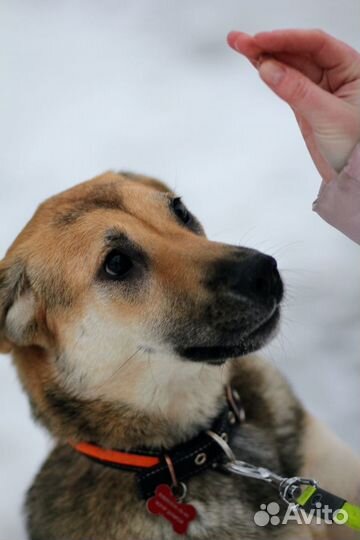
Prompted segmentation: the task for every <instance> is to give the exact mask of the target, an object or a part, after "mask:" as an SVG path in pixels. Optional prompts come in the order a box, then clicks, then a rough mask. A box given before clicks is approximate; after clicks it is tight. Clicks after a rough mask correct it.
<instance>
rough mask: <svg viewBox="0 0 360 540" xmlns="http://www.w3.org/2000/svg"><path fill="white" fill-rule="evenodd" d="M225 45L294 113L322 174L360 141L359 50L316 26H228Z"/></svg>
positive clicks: (341, 161)
mask: <svg viewBox="0 0 360 540" xmlns="http://www.w3.org/2000/svg"><path fill="white" fill-rule="evenodd" d="M228 43H229V45H230V46H231V47H232V48H233V49H235V50H236V51H238V52H240V53H241V54H243V55H244V56H246V57H247V58H248V60H250V62H251V63H252V64H253V66H254V67H255V68H257V69H258V71H259V74H260V77H261V78H262V79H263V81H264V82H265V83H266V84H267V85H268V86H269V87H270V88H271V89H272V90H273V91H274V92H275V93H276V94H277V95H278V96H279V97H281V98H282V99H283V100H284V101H286V102H287V103H288V104H289V105H290V107H291V108H292V109H293V111H294V113H295V117H296V120H297V122H298V124H299V127H300V130H301V133H302V135H303V137H304V140H305V143H306V145H307V147H308V150H309V152H310V154H311V157H312V159H313V161H314V163H315V165H316V167H317V169H318V171H319V172H320V174H321V176H322V177H323V178H324V179H325V180H328V181H329V180H331V178H332V177H333V176H334V169H335V171H340V170H341V169H342V168H343V167H344V165H345V164H346V162H347V160H348V158H349V156H350V154H351V152H352V150H353V149H354V147H355V146H356V144H357V143H358V142H360V54H359V53H358V52H357V51H356V50H354V49H352V48H351V47H350V46H348V45H346V44H345V43H344V42H342V41H339V40H338V39H335V38H334V37H332V36H330V35H328V34H326V33H325V32H323V31H321V30H275V31H273V32H261V33H259V34H256V35H255V36H250V35H248V34H245V33H243V32H230V34H229V35H228Z"/></svg>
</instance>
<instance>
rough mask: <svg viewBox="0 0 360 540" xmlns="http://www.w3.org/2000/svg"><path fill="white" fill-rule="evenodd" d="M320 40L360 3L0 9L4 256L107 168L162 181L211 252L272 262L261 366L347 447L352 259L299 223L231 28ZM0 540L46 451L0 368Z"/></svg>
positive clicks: (281, 158)
mask: <svg viewBox="0 0 360 540" xmlns="http://www.w3.org/2000/svg"><path fill="white" fill-rule="evenodd" d="M281 27H308V28H312V27H321V28H323V29H324V30H326V31H328V32H330V33H333V34H334V35H335V36H337V37H339V38H341V39H343V40H344V41H347V42H348V43H350V44H351V45H353V46H355V47H356V48H358V49H359V50H360V31H359V30H360V2H359V0H342V2H339V1H338V0H336V1H333V0H317V1H316V2H314V0H303V1H302V2H289V1H288V0H272V1H271V2H270V1H267V0H263V1H260V0H252V1H251V2H250V1H245V0H236V1H235V0H221V1H220V0H197V1H194V0H182V2H176V1H169V0H151V1H146V0H137V1H131V0H101V1H98V2H95V1H94V0H91V1H90V0H87V1H76V0H71V1H70V0H62V1H61V2H55V1H51V0H48V1H45V0H23V1H20V0H0V66H1V69H0V149H1V150H0V182H1V184H0V185H1V195H0V224H1V232H0V257H2V256H3V254H4V253H5V250H6V248H7V247H8V245H9V244H10V242H11V241H12V240H13V239H14V237H15V235H16V234H17V233H18V232H19V231H20V229H21V228H22V227H23V225H24V224H25V222H26V221H27V220H28V219H29V218H30V216H31V215H32V213H33V211H34V209H35V207H36V205H37V204H38V203H39V202H40V201H42V200H43V199H44V198H45V197H47V196H49V195H51V194H53V193H55V192H57V191H60V190H63V189H64V188H66V187H69V186H71V185H72V184H74V183H76V182H78V181H81V180H84V179H87V178H90V177H92V176H94V175H96V174H98V173H100V172H102V171H104V170H107V169H111V168H114V169H127V170H134V171H139V172H145V173H148V174H151V175H154V176H158V177H160V178H162V179H164V180H166V181H167V182H168V183H169V184H170V185H172V186H173V187H175V188H176V189H177V191H178V192H179V193H181V194H182V195H183V197H184V199H185V201H186V202H187V204H188V205H189V207H190V208H191V209H192V210H193V211H194V213H195V214H197V215H198V216H199V217H200V219H201V220H202V222H203V223H204V225H205V227H206V229H207V231H208V233H209V236H210V237H211V238H213V239H216V240H222V241H227V242H234V243H243V244H246V245H249V246H254V247H257V248H259V249H262V250H264V251H266V252H269V253H271V254H273V255H275V256H276V257H277V258H278V260H279V264H280V268H281V269H282V270H283V276H284V278H285V280H286V283H287V286H288V290H289V298H288V301H287V306H286V310H285V314H284V322H283V327H282V332H281V336H280V337H279V338H277V339H276V341H275V342H274V343H273V344H272V346H271V347H270V350H269V351H267V355H268V357H269V361H272V362H275V363H276V364H277V365H279V366H280V367H281V369H282V370H283V371H284V372H285V373H286V374H287V375H288V377H289V379H290V380H291V382H292V384H293V385H294V387H295V388H296V390H297V392H298V394H299V395H300V397H301V398H302V399H303V401H304V402H306V404H307V406H308V408H309V409H311V410H312V411H314V412H315V413H316V414H317V415H318V416H319V417H321V418H322V419H323V420H324V421H326V422H327V423H329V424H330V425H331V426H332V428H333V429H334V430H335V431H336V432H337V433H338V434H339V435H340V436H341V437H342V438H343V439H344V440H346V441H347V442H348V443H349V444H350V445H351V446H353V447H354V448H355V449H357V450H359V449H360V399H359V382H360V359H359V355H360V333H359V330H360V302H359V299H360V280H359V263H360V252H359V247H356V246H355V245H354V244H352V243H351V242H350V241H349V240H347V239H346V238H345V237H344V236H342V235H341V234H340V233H338V232H337V231H335V230H334V229H331V228H330V227H329V226H328V225H326V224H325V223H324V222H322V221H321V219H320V218H319V217H318V216H317V215H315V214H313V213H312V212H311V203H312V201H313V199H314V198H315V196H316V193H317V189H318V185H319V177H318V175H317V172H316V170H315V168H314V166H313V164H312V162H311V160H310V158H309V156H308V155H307V151H306V149H305V146H304V144H303V142H302V139H301V136H300V134H299V132H298V129H297V126H296V123H295V121H294V119H293V116H292V114H291V112H290V110H288V108H287V107H286V106H285V105H284V104H283V103H281V102H280V101H279V100H278V99H277V98H276V97H275V96H274V95H272V94H271V93H270V91H269V90H268V89H267V88H266V87H265V86H264V85H263V84H262V83H261V82H260V81H259V79H258V75H257V73H256V72H255V71H254V70H253V68H252V67H251V66H250V65H249V64H248V63H247V62H246V61H245V60H244V59H242V58H241V57H240V56H238V55H236V54H235V53H234V52H233V51H232V50H230V49H229V48H228V47H227V46H226V43H225V36H226V34H227V32H228V31H229V30H232V29H241V30H244V31H247V32H250V33H253V32H256V31H260V30H265V29H273V28H281ZM0 410H1V414H0V483H1V491H0V540H23V539H24V538H25V534H24V531H23V525H22V517H21V504H22V499H23V495H24V492H25V490H26V488H27V486H28V485H29V483H30V481H31V478H32V477H33V475H34V473H35V471H36V470H37V468H38V467H39V465H40V463H41V462H42V460H43V458H44V456H45V455H46V453H47V450H48V448H49V447H50V446H51V441H50V439H49V437H48V436H47V435H46V434H45V433H44V432H43V431H42V430H40V429H39V428H38V427H36V426H35V425H34V424H33V422H32V421H31V419H30V416H29V408H28V405H27V401H26V399H25V397H24V395H23V393H22V392H21V390H20V387H19V384H18V382H17V380H16V376H15V373H14V370H13V369H12V367H11V364H10V360H9V358H7V357H4V356H3V357H1V358H0Z"/></svg>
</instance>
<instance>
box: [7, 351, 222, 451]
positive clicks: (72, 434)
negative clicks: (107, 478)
mask: <svg viewBox="0 0 360 540" xmlns="http://www.w3.org/2000/svg"><path fill="white" fill-rule="evenodd" d="M160 360H161V361H156V359H155V361H153V362H152V366H151V369H146V370H143V375H142V376H141V377H139V378H137V380H136V383H135V384H134V387H133V388H131V387H130V386H129V383H127V386H129V388H126V380H125V382H124V381H123V384H121V380H118V381H117V380H116V378H114V379H113V380H112V381H111V385H108V386H106V387H105V386H103V387H102V392H101V393H99V394H98V395H96V394H94V395H86V394H83V395H76V394H75V392H71V391H69V389H64V388H62V386H61V385H60V384H59V383H58V382H56V378H54V377H47V381H46V384H44V381H42V382H41V384H39V387H38V388H39V391H41V393H42V396H41V400H40V399H36V400H32V405H33V410H34V414H35V416H36V417H37V418H39V419H40V421H41V422H42V423H44V424H45V425H46V427H47V428H48V429H49V430H50V431H51V432H52V433H53V434H54V435H55V436H56V437H57V438H59V439H60V440H62V441H68V440H72V441H75V442H79V441H88V442H90V441H91V442H94V443H96V444H98V445H100V446H104V447H108V448H121V449H127V450H129V449H132V448H138V447H144V446H145V447H165V448H166V447H171V446H173V445H175V444H178V443H180V442H183V441H185V440H187V439H189V438H191V437H193V436H194V435H196V434H197V433H198V432H200V431H201V430H203V429H206V428H208V427H209V426H210V425H211V423H212V421H213V419H214V418H215V417H216V416H217V414H218V413H219V412H220V410H221V408H222V407H223V405H224V404H225V401H226V397H225V386H226V384H227V382H228V379H229V367H228V365H227V364H225V365H223V366H221V367H219V366H210V365H207V364H201V365H200V364H195V363H191V362H181V363H179V364H178V365H176V364H170V363H169V364H164V363H163V361H164V359H160ZM26 361H27V362H28V361H29V359H28V358H27V360H26ZM16 362H17V364H18V367H19V368H20V371H21V364H22V361H21V359H20V358H19V357H17V358H16ZM44 363H46V364H48V363H49V364H51V359H50V358H43V359H42V361H41V362H40V364H39V368H40V369H41V370H42V373H43V372H44V365H42V366H41V364H44ZM164 365H165V366H167V368H166V369H164V367H163V366H164ZM28 390H29V393H30V395H31V394H32V391H31V389H28Z"/></svg>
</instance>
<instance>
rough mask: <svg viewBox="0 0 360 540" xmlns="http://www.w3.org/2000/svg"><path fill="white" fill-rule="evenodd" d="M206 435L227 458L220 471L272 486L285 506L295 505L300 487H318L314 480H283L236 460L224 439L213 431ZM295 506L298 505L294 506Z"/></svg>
mask: <svg viewBox="0 0 360 540" xmlns="http://www.w3.org/2000/svg"><path fill="white" fill-rule="evenodd" d="M207 434H208V435H209V436H210V437H211V438H212V439H214V441H216V442H217V443H218V445H219V446H220V447H221V448H222V450H223V451H224V453H225V455H226V457H227V458H228V461H227V462H226V463H223V464H222V465H221V468H222V469H224V470H225V471H227V472H229V473H232V474H236V475H238V476H245V477H247V478H254V479H255V480H261V481H263V482H267V483H269V484H271V485H273V486H274V487H275V488H277V489H278V491H279V494H280V497H281V498H282V500H283V501H284V502H286V503H287V504H296V500H297V499H298V497H299V496H300V495H301V492H302V489H301V486H304V485H305V486H313V487H316V488H317V487H318V483H317V482H316V480H312V479H311V478H301V477H299V476H294V477H292V478H285V477H283V476H280V475H278V474H276V473H274V472H273V471H270V469H266V467H258V466H256V465H252V464H251V463H247V462H246V461H240V460H237V459H236V457H235V454H234V452H233V451H232V449H231V448H230V446H229V445H228V443H227V442H226V441H225V440H224V439H222V438H221V437H220V436H219V435H218V434H217V433H214V432H213V431H208V432H207ZM296 506H299V505H298V504H296Z"/></svg>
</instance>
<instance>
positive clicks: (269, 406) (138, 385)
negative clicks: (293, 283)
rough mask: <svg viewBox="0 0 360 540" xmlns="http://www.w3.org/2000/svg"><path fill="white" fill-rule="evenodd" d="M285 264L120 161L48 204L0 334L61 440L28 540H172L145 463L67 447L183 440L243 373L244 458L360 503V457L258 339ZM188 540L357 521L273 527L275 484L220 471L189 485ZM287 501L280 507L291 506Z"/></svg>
mask: <svg viewBox="0 0 360 540" xmlns="http://www.w3.org/2000/svg"><path fill="white" fill-rule="evenodd" d="M282 296H283V286H282V281H281V278H280V275H279V272H278V270H277V267H276V261H275V260H274V259H273V258H272V257H269V256H267V255H263V254H261V253H259V252H258V251H255V250H250V249H247V248H243V247H237V246H230V245H225V244H221V243H217V242H212V241H209V240H208V239H207V238H206V236H205V234H204V231H203V229H202V227H201V225H200V223H199V222H198V220H197V219H196V218H195V217H194V216H193V215H192V214H191V213H190V212H189V211H188V210H187V209H186V207H185V206H184V205H183V203H182V202H181V200H180V199H179V198H178V197H176V196H175V194H174V193H172V192H171V190H169V189H168V188H167V187H166V186H165V185H164V184H162V183H161V182H159V181H157V180H154V179H151V178H147V177H143V176H137V175H132V174H129V173H124V174H116V173H106V174H104V175H102V176H100V177H97V178H95V179H93V180H91V181H88V182H84V183H82V184H79V185H77V186H75V187H74V188H72V189H70V190H68V191H66V192H64V193H61V194H59V195H57V196H55V197H52V198H51V199H49V200H47V201H45V202H44V203H43V204H42V205H41V206H40V207H39V208H38V210H37V212H36V213H35V215H34V217H33V218H32V220H31V221H30V222H29V223H28V224H27V226H26V227H25V228H24V230H23V231H22V232H21V234H20V235H19V236H18V238H17V239H16V240H15V242H14V243H13V245H12V246H11V247H10V249H9V251H8V252H7V254H6V256H5V258H4V259H3V260H2V261H1V263H0V347H1V350H2V351H3V352H9V351H11V354H12V356H13V360H14V363H15V366H16V368H17V371H18V374H19V377H20V380H21V382H22V384H23V387H24V389H25V391H26V392H27V394H28V396H29V399H30V404H31V408H32V412H33V415H34V417H35V419H37V420H39V421H40V422H41V423H42V424H43V425H45V426H46V427H47V429H48V430H49V431H50V432H51V433H52V434H53V436H54V438H55V441H56V444H55V448H54V450H53V451H52V452H51V454H50V455H49V457H48V458H47V460H46V462H45V463H44V465H43V466H42V468H41V470H40V472H39V473H38V475H37V477H36V479H35V481H34V483H33V485H32V487H31V488H30V490H29V492H28V495H27V500H26V513H27V528H28V534H29V538H30V539H31V540H161V539H164V540H165V539H166V540H168V539H169V540H170V539H173V538H177V537H178V536H177V534H176V533H175V532H174V531H173V529H172V527H171V525H170V523H169V522H168V521H166V520H164V519H162V518H159V517H158V516H154V515H150V514H149V513H148V512H147V510H146V505H145V501H144V500H142V499H141V498H139V496H138V493H137V489H136V485H135V479H134V473H133V472H128V471H121V470H115V469H113V468H108V467H104V466H103V465H102V464H99V463H97V462H94V461H91V460H89V459H88V458H87V457H85V456H84V455H81V454H79V453H78V452H76V451H75V450H74V449H73V448H72V447H71V446H70V445H69V444H68V442H69V441H72V443H77V442H80V441H93V442H95V443H96V444H97V445H99V446H100V447H103V448H115V449H123V450H124V451H131V450H132V449H134V448H139V447H140V448H162V449H167V448H171V447H173V446H174V445H177V444H179V443H182V442H184V441H187V440H188V439H190V438H192V437H194V436H195V435H196V434H197V433H199V432H200V431H202V430H205V429H207V428H208V427H209V425H210V424H211V422H212V420H213V419H214V418H215V417H216V416H217V415H218V413H219V411H220V410H221V408H222V407H223V406H224V403H225V400H226V398H225V392H224V388H225V386H226V385H227V384H228V383H229V381H230V382H231V384H232V386H233V387H234V388H235V389H236V390H237V391H238V392H239V394H240V395H241V398H242V401H243V404H244V408H245V411H246V417H247V420H246V422H245V423H244V424H243V425H242V426H241V428H239V429H238V431H237V433H236V436H235V439H234V442H233V451H234V452H235V454H236V455H237V456H238V457H240V458H241V459H244V460H245V461H249V462H251V463H256V464H259V465H263V466H266V467H268V468H270V469H273V470H275V471H276V472H277V473H279V474H281V475H283V476H294V475H302V476H307V477H315V478H317V479H318V480H319V481H320V482H322V484H323V487H324V488H325V489H328V490H332V491H334V492H335V493H337V494H338V495H341V496H343V497H345V498H349V499H352V500H353V501H354V502H356V500H357V501H359V499H360V480H359V477H360V465H359V460H358V458H357V457H356V456H354V455H353V453H352V452H351V451H350V450H349V449H347V448H346V447H345V446H344V445H343V444H342V443H341V442H340V441H338V440H337V438H336V437H335V436H334V435H332V434H331V433H330V432H329V431H328V430H327V429H326V428H325V427H324V426H322V425H321V424H320V423H319V422H318V421H317V420H315V419H314V418H313V417H311V416H310V415H309V414H307V413H306V412H305V410H304V409H303V407H302V406H301V404H300V403H299V402H298V400H297V399H296V397H295V396H294V395H293V392H292V390H291V389H290V388H289V386H288V384H287V382H286V381H285V380H284V379H283V377H282V376H281V375H280V374H279V373H278V372H277V370H275V369H274V368H273V367H272V366H270V365H268V364H266V362H262V361H261V360H260V359H259V358H257V357H254V356H251V353H252V352H254V351H255V350H257V349H259V348H261V347H262V346H263V345H264V344H265V343H266V342H267V341H268V340H269V339H270V338H271V337H272V336H273V335H274V333H275V331H276V328H277V326H278V321H279V312H280V303H281V300H282ZM187 488H188V500H189V501H191V504H192V505H193V506H194V507H195V508H196V511H197V518H196V519H195V520H194V521H193V522H192V523H191V525H190V528H189V530H188V533H187V538H189V539H193V540H195V539H198V540H202V539H204V540H205V539H208V540H210V539H211V540H220V539H221V540H226V539H228V540H235V539H236V540H249V539H251V538H252V539H265V538H266V539H268V538H283V539H286V540H295V539H296V540H298V539H304V540H305V539H310V538H315V537H316V538H334V539H337V540H345V538H351V533H350V532H348V531H345V529H344V528H343V527H341V528H340V527H337V526H331V527H323V526H316V527H308V526H305V525H301V526H300V525H294V524H292V525H287V526H285V525H281V526H278V527H275V526H272V525H269V526H268V527H259V526H257V525H256V524H255V523H254V514H255V512H256V511H257V510H259V508H260V505H261V504H263V503H267V502H269V501H272V500H277V496H276V493H275V492H274V490H273V488H272V487H271V486H267V485H265V487H264V486H263V485H262V484H261V483H260V482H258V481H256V480H251V479H246V478H239V477H233V476H230V475H229V474H224V473H223V472H220V471H218V470H206V471H204V472H203V473H201V474H199V475H196V476H194V477H193V478H191V479H190V480H189V481H188V482H187ZM282 511H284V508H282Z"/></svg>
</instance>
